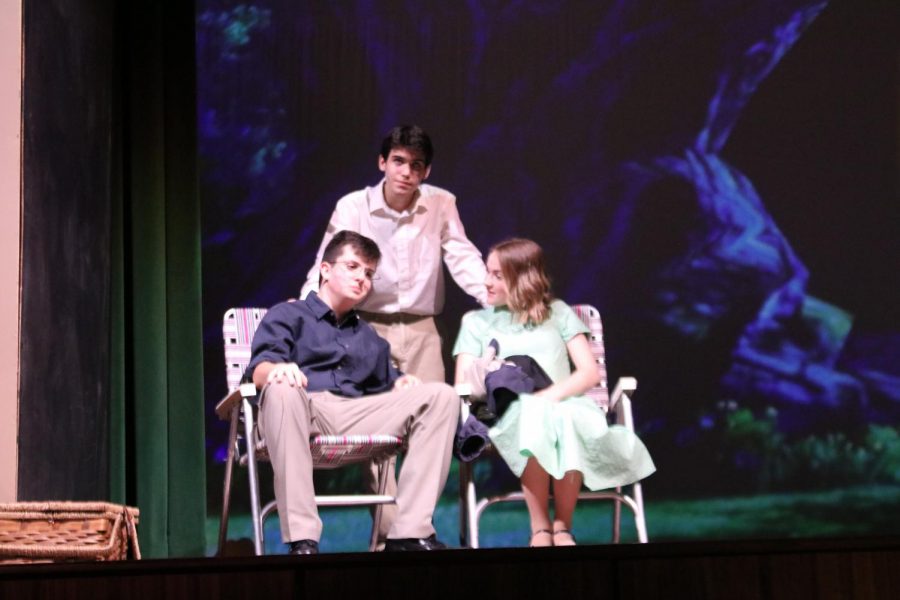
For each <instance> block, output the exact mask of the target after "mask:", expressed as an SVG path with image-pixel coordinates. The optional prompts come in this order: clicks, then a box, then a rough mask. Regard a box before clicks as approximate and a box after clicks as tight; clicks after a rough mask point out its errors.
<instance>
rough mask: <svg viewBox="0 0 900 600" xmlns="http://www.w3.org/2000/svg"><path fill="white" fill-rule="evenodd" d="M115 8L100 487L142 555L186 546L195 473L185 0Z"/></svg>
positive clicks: (199, 493) (200, 439)
mask: <svg viewBox="0 0 900 600" xmlns="http://www.w3.org/2000/svg"><path fill="white" fill-rule="evenodd" d="M119 7H120V8H119V10H120V11H121V12H120V13H119V15H118V17H117V20H118V21H119V31H120V36H119V39H118V42H117V45H118V46H119V47H121V48H122V52H121V55H120V56H121V58H120V62H119V64H117V66H116V70H117V72H118V74H117V78H118V80H119V81H121V86H120V88H119V89H120V91H121V95H122V97H121V98H120V99H119V101H118V102H117V103H116V106H118V107H120V108H121V115H119V118H118V119H117V120H118V121H119V122H120V123H121V132H120V133H121V135H120V137H119V139H114V140H113V146H114V148H113V154H114V155H118V156H119V157H121V169H119V172H120V173H121V181H120V182H118V183H119V184H120V185H119V186H118V189H119V190H120V191H121V196H120V197H119V198H115V197H114V198H113V202H112V204H113V207H112V218H113V225H112V227H113V231H112V234H113V235H112V242H111V243H112V263H113V266H112V270H113V272H112V282H111V287H112V290H111V294H112V323H111V330H112V339H111V356H112V365H111V367H112V368H111V378H110V383H111V405H110V417H111V427H110V433H111V435H110V440H111V444H110V492H111V497H112V499H113V500H114V501H117V502H125V503H128V504H130V505H134V506H137V507H138V508H140V511H141V515H140V525H139V527H138V531H139V539H140V544H141V550H142V552H143V553H144V555H145V556H147V557H175V556H198V555H202V554H203V553H204V550H205V534H204V531H205V521H206V472H205V460H204V456H205V454H204V439H205V436H204V419H203V360H202V354H203V343H202V325H201V303H200V293H201V292H200V287H201V282H200V200H199V196H198V189H197V161H196V147H197V144H196V116H195V60H194V7H193V3H192V2H161V3H160V2H150V1H146V0H138V1H137V2H133V3H128V4H127V5H126V3H119ZM114 188H115V186H114Z"/></svg>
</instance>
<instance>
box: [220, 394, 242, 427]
mask: <svg viewBox="0 0 900 600" xmlns="http://www.w3.org/2000/svg"><path fill="white" fill-rule="evenodd" d="M240 403H241V390H239V389H238V390H234V391H233V392H231V393H230V394H228V395H227V396H225V397H224V398H222V399H221V400H220V401H219V403H218V404H216V416H217V417H219V419H221V420H222V421H230V420H231V411H232V409H233V408H234V407H235V406H239V405H240Z"/></svg>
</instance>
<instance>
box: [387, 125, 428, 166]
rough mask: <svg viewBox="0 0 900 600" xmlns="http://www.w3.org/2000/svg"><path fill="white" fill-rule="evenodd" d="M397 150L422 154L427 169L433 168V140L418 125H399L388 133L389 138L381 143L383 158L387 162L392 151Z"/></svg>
mask: <svg viewBox="0 0 900 600" xmlns="http://www.w3.org/2000/svg"><path fill="white" fill-rule="evenodd" d="M395 148H406V149H407V150H411V151H413V152H415V153H417V154H421V155H422V157H423V158H424V159H425V166H426V167H429V166H431V159H433V158H434V148H432V146H431V138H430V137H428V134H427V133H425V130H424V129H422V128H421V127H419V126H418V125H397V126H396V127H394V128H393V129H391V130H390V131H388V133H387V136H386V137H385V138H384V140H382V142H381V158H383V159H384V160H387V159H388V156H390V154H391V150H393V149H395Z"/></svg>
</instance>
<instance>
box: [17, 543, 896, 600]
mask: <svg viewBox="0 0 900 600" xmlns="http://www.w3.org/2000/svg"><path fill="white" fill-rule="evenodd" d="M363 596H374V597H389V598H392V599H404V598H416V599H421V598H428V599H431V598H448V599H449V598H452V599H454V600H460V599H461V598H485V599H492V598H516V599H524V598H566V599H567V600H569V599H575V598H592V599H595V598H621V599H643V598H728V599H730V600H731V599H739V598H748V599H756V598H759V599H763V598H765V599H780V598H785V599H787V598H790V599H794V600H796V599H803V598H841V599H844V598H879V599H880V598H884V599H885V600H888V599H890V600H896V599H897V598H900V538H897V537H891V538H866V539H841V540H821V539H820V540H765V541H739V542H692V543H652V544H647V545H637V544H625V545H618V546H614V545H594V546H577V547H573V548H540V549H537V548H533V549H530V548H516V549H509V548H507V549H485V550H458V549H457V550H446V551H440V552H428V553H407V554H384V553H378V554H370V553H345V554H322V555H319V556H309V557H302V558H297V557H288V556H265V557H249V558H202V559H177V560H144V561H130V562H117V563H80V564H44V565H4V566H0V599H6V598H10V599H12V598H15V599H17V600H18V599H45V598H46V599H48V600H49V599H51V598H52V599H54V600H56V599H58V598H92V599H93V598H136V599H143V598H148V599H149V598H153V599H158V598H167V599H182V598H183V599H185V600H201V599H206V598H254V599H256V598H265V599H269V598H291V599H296V598H312V597H332V598H349V597H363Z"/></svg>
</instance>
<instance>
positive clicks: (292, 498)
mask: <svg viewBox="0 0 900 600" xmlns="http://www.w3.org/2000/svg"><path fill="white" fill-rule="evenodd" d="M458 419H459V400H458V399H457V397H456V394H455V393H454V391H453V388H451V387H450V386H448V385H446V384H443V383H427V384H422V385H419V386H415V387H411V388H406V389H403V390H398V391H393V392H386V393H383V394H375V395H371V396H363V397H361V398H344V397H341V396H335V395H334V394H331V393H329V392H310V393H307V391H306V390H305V389H302V388H298V387H293V386H291V385H289V384H287V383H284V382H282V383H274V382H273V383H270V384H268V385H266V387H265V388H264V389H263V392H262V396H261V400H260V412H259V429H260V434H261V435H262V436H263V439H265V441H266V445H267V447H268V450H269V457H270V459H271V461H272V469H273V470H274V473H275V500H276V503H277V504H278V515H279V520H280V522H281V536H282V539H283V540H284V542H285V543H287V542H292V541H296V540H302V539H310V540H318V539H319V538H320V536H321V533H322V521H321V520H320V519H319V515H318V510H317V508H316V503H315V491H314V489H313V466H312V456H311V454H310V449H309V439H310V437H311V436H314V435H319V434H324V435H370V434H375V433H383V434H391V435H397V436H400V437H403V438H404V439H405V440H406V441H407V452H406V455H405V458H404V460H403V468H402V469H401V470H400V478H399V485H398V492H397V506H396V509H397V510H396V518H395V519H394V521H393V524H392V525H391V527H390V530H389V533H388V537H390V538H424V537H428V536H430V535H431V534H433V533H434V527H433V525H432V523H431V519H432V515H433V514H434V507H435V505H436V504H437V501H438V498H439V497H440V495H441V492H442V491H443V489H444V485H445V484H446V482H447V474H448V471H449V468H450V452H451V448H452V445H453V435H454V432H455V431H456V424H457V421H458Z"/></svg>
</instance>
